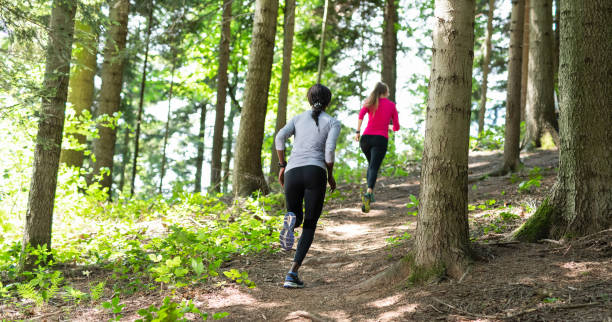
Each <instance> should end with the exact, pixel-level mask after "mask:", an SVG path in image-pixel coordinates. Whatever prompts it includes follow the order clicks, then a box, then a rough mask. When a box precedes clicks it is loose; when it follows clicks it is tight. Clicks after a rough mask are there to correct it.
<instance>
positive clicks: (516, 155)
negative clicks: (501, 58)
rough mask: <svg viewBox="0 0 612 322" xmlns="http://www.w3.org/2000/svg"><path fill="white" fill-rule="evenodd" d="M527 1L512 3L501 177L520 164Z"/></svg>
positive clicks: (519, 0) (516, 0)
mask: <svg viewBox="0 0 612 322" xmlns="http://www.w3.org/2000/svg"><path fill="white" fill-rule="evenodd" d="M524 14H525V0H513V1H512V14H511V23H510V49H509V54H508V56H509V60H510V61H509V62H508V85H507V86H508V88H507V90H506V134H505V139H504V164H503V166H502V170H501V173H500V175H504V174H506V173H508V172H514V171H517V170H518V168H519V166H520V164H521V160H520V140H521V138H520V137H521V130H520V125H521V67H522V60H523V59H522V57H523V55H522V48H521V47H522V46H521V45H522V43H523V25H524V24H523V20H524V17H525V15H524Z"/></svg>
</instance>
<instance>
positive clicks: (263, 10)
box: [232, 0, 278, 196]
mask: <svg viewBox="0 0 612 322" xmlns="http://www.w3.org/2000/svg"><path fill="white" fill-rule="evenodd" d="M277 15H278V0H256V2H255V18H254V23H253V40H252V41H251V51H250V53H249V64H248V71H247V77H246V85H245V91H244V105H243V108H242V116H241V117H240V130H239V131H238V138H237V141H236V159H235V162H234V176H233V177H234V179H233V180H232V184H233V188H234V189H233V190H234V193H235V194H236V195H238V196H247V195H249V194H251V193H252V192H254V191H256V190H258V189H259V190H261V191H262V192H263V193H268V191H269V188H268V185H267V184H266V180H265V178H264V175H263V171H262V169H261V146H262V143H263V134H264V125H265V120H266V111H267V107H268V91H269V87H270V77H271V74H272V58H273V56H274V37H275V34H276V18H277Z"/></svg>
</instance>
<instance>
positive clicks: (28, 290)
mask: <svg viewBox="0 0 612 322" xmlns="http://www.w3.org/2000/svg"><path fill="white" fill-rule="evenodd" d="M17 294H19V296H21V298H23V299H27V300H32V301H34V302H35V303H36V306H40V305H42V304H43V302H44V299H43V297H42V295H41V294H40V293H39V292H38V291H36V289H35V288H34V285H33V284H32V283H31V282H29V283H25V284H17Z"/></svg>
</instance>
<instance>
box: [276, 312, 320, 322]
mask: <svg viewBox="0 0 612 322" xmlns="http://www.w3.org/2000/svg"><path fill="white" fill-rule="evenodd" d="M299 319H308V320H310V321H313V322H327V321H329V320H328V319H326V318H324V317H322V316H320V315H317V314H313V313H309V312H306V311H295V312H291V313H289V315H287V317H286V318H285V321H294V320H299Z"/></svg>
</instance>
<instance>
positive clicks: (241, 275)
mask: <svg viewBox="0 0 612 322" xmlns="http://www.w3.org/2000/svg"><path fill="white" fill-rule="evenodd" d="M223 275H225V277H227V278H229V279H230V280H232V281H234V282H236V284H241V283H244V285H246V286H248V287H249V288H254V287H255V283H253V282H252V281H251V280H249V279H248V277H249V273H247V272H246V271H244V272H240V271H239V270H237V269H234V268H232V269H231V270H229V271H225V272H223Z"/></svg>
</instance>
